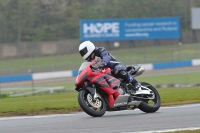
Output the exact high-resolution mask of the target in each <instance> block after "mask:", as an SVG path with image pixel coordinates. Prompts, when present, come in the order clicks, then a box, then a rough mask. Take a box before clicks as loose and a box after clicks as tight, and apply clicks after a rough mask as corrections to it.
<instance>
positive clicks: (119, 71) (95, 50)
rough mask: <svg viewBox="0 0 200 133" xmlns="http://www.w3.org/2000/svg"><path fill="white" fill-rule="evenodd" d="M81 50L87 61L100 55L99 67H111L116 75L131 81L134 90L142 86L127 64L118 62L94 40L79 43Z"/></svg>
mask: <svg viewBox="0 0 200 133" xmlns="http://www.w3.org/2000/svg"><path fill="white" fill-rule="evenodd" d="M79 52H80V54H81V56H82V57H83V59H85V60H87V61H92V60H94V59H95V56H97V57H100V58H101V59H102V62H101V64H100V66H99V68H105V67H109V68H111V69H112V70H113V72H114V75H115V76H116V77H120V78H122V79H123V80H125V81H127V82H129V83H131V84H132V86H133V90H134V91H136V90H138V89H139V88H140V87H141V84H140V83H139V82H138V81H136V80H135V79H134V78H133V77H132V76H131V75H130V74H129V73H128V72H127V70H126V66H125V65H123V64H122V63H120V62H117V60H116V59H115V58H114V57H113V56H112V55H111V54H110V53H109V52H108V51H107V50H106V49H105V48H103V47H95V46H94V44H93V43H92V42H90V41H84V42H82V43H81V44H80V45H79Z"/></svg>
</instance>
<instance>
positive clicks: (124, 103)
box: [114, 102, 127, 106]
mask: <svg viewBox="0 0 200 133" xmlns="http://www.w3.org/2000/svg"><path fill="white" fill-rule="evenodd" d="M121 105H127V102H122V103H115V104H114V106H121Z"/></svg>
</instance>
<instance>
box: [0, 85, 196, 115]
mask: <svg viewBox="0 0 200 133" xmlns="http://www.w3.org/2000/svg"><path fill="white" fill-rule="evenodd" d="M158 91H159V93H160V96H161V100H162V106H169V105H178V104H189V103H199V102H200V87H191V88H168V89H158ZM77 95H78V93H77V92H70V93H58V94H49V95H39V96H27V97H14V98H9V97H8V98H4V99H0V107H1V108H0V116H16V115H39V114H55V113H69V112H74V111H81V109H80V106H79V104H78V101H77Z"/></svg>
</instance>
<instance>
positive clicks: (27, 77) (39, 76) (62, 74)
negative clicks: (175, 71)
mask: <svg viewBox="0 0 200 133" xmlns="http://www.w3.org/2000/svg"><path fill="white" fill-rule="evenodd" d="M198 65H200V59H194V60H184V61H175V62H163V63H155V64H151V63H150V64H142V67H144V68H145V69H146V70H156V69H166V68H178V67H186V66H188V67H189V66H198ZM77 75H78V70H69V71H58V72H46V73H33V74H22V75H12V76H1V77H0V82H1V83H8V82H20V81H31V80H45V79H55V78H68V77H75V76H77Z"/></svg>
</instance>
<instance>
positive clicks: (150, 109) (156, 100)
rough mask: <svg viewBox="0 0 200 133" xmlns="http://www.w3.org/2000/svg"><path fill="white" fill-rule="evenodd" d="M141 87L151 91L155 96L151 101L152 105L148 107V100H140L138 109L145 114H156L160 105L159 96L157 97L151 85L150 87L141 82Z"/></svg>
mask: <svg viewBox="0 0 200 133" xmlns="http://www.w3.org/2000/svg"><path fill="white" fill-rule="evenodd" d="M141 85H142V86H145V87H147V88H149V89H150V90H152V91H153V92H154V94H155V98H154V99H153V105H149V104H148V100H142V102H141V103H140V105H139V106H138V108H139V109H140V110H141V111H143V112H146V113H153V112H156V111H157V110H158V109H159V108H160V105H161V99H160V95H159V93H158V91H157V90H156V89H155V88H154V87H153V86H152V85H150V84H148V83H145V82H141Z"/></svg>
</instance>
